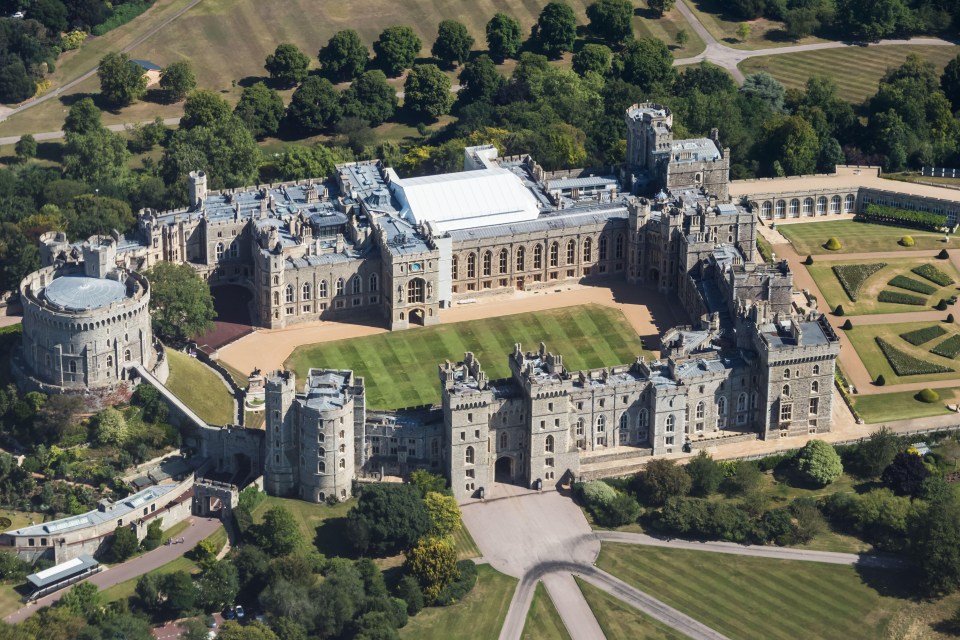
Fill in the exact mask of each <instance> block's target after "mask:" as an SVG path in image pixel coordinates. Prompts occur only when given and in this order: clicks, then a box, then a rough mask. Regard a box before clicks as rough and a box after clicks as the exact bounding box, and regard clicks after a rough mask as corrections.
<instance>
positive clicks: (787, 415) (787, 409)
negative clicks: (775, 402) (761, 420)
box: [780, 403, 793, 422]
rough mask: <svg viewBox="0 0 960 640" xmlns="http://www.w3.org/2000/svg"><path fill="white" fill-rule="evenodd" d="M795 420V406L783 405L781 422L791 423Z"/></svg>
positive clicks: (781, 406)
mask: <svg viewBox="0 0 960 640" xmlns="http://www.w3.org/2000/svg"><path fill="white" fill-rule="evenodd" d="M791 420H793V405H792V404H789V403H787V404H781V405H780V422H790V421H791Z"/></svg>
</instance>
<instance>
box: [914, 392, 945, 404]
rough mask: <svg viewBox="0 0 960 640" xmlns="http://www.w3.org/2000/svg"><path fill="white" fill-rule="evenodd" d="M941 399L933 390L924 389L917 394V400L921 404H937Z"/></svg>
mask: <svg viewBox="0 0 960 640" xmlns="http://www.w3.org/2000/svg"><path fill="white" fill-rule="evenodd" d="M939 399H940V394H939V393H937V392H936V391H934V390H933V389H924V390H922V391H921V392H920V393H918V394H917V400H919V401H920V402H936V401H937V400H939Z"/></svg>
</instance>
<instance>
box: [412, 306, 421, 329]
mask: <svg viewBox="0 0 960 640" xmlns="http://www.w3.org/2000/svg"><path fill="white" fill-rule="evenodd" d="M410 324H417V325H420V326H423V309H413V310H411V311H410Z"/></svg>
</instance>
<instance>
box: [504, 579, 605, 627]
mask: <svg viewBox="0 0 960 640" xmlns="http://www.w3.org/2000/svg"><path fill="white" fill-rule="evenodd" d="M608 637H609V636H608ZM520 638H521V640H569V638H570V634H569V633H567V628H566V627H565V626H563V620H561V619H560V614H559V613H557V607H556V606H554V604H553V600H551V599H550V595H549V594H547V588H546V587H544V586H543V583H542V582H538V583H537V589H536V591H534V592H533V601H532V602H531V603H530V610H529V611H528V612H527V621H526V622H525V623H524V624H523V634H522V635H521V636H520Z"/></svg>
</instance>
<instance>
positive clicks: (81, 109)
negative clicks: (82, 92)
mask: <svg viewBox="0 0 960 640" xmlns="http://www.w3.org/2000/svg"><path fill="white" fill-rule="evenodd" d="M100 115H101V112H100V109H98V108H97V105H95V104H94V103H93V99H92V98H84V99H82V100H79V101H77V102H76V103H74V104H73V106H72V107H70V111H69V112H67V119H66V121H65V122H64V123H63V131H64V133H67V134H70V133H74V134H85V133H90V132H91V131H97V130H99V129H102V128H103V125H102V124H101V122H100Z"/></svg>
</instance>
